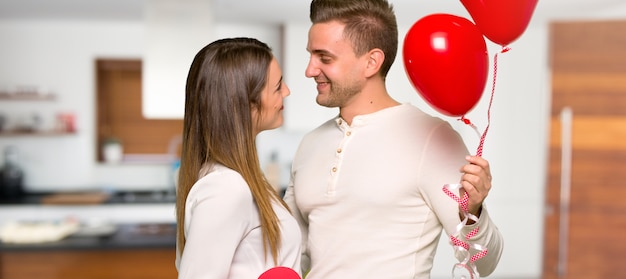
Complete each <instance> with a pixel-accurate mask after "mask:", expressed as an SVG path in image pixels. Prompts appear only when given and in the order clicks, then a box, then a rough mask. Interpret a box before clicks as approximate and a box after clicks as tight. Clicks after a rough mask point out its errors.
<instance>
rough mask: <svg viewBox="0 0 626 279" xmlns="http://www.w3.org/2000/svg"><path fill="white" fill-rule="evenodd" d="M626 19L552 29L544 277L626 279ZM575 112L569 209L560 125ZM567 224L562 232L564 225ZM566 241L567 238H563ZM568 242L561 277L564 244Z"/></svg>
mask: <svg viewBox="0 0 626 279" xmlns="http://www.w3.org/2000/svg"><path fill="white" fill-rule="evenodd" d="M623 30H626V21H603V22H599V21H595V22H560V23H553V24H551V26H550V46H551V49H550V59H551V60H550V65H551V66H552V110H551V119H550V139H549V162H548V177H547V187H548V188H547V189H546V208H547V212H546V217H545V223H544V224H545V238H544V241H545V243H544V247H545V250H544V261H543V262H544V274H543V278H546V279H552V278H568V279H578V278H581V279H582V278H626V269H624V268H622V265H623V263H622V259H624V258H625V257H626V252H624V251H626V243H625V242H623V241H622V238H623V232H624V231H626V217H625V216H626V203H624V202H622V200H623V197H624V196H626V33H624V32H623ZM564 107H570V108H572V111H573V119H572V127H571V130H572V140H571V143H572V150H571V151H572V158H571V159H572V162H571V177H570V180H571V185H570V192H569V203H561V171H562V170H561V155H562V153H561V144H562V142H561V130H562V127H561V123H560V119H559V118H560V113H561V111H562V109H563V108H564ZM561 217H563V218H564V219H563V220H566V221H567V223H568V226H567V229H566V231H565V232H566V233H565V234H560V233H561V232H562V231H560V220H561ZM562 237H567V238H566V239H565V238H562ZM560 240H567V243H566V251H567V254H566V255H565V257H564V258H561V259H565V262H564V263H565V267H566V269H565V270H561V271H564V273H562V274H559V273H558V271H559V269H558V267H559V241H560Z"/></svg>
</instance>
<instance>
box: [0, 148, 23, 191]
mask: <svg viewBox="0 0 626 279" xmlns="http://www.w3.org/2000/svg"><path fill="white" fill-rule="evenodd" d="M23 182H24V172H23V171H22V169H21V168H20V166H19V163H18V150H17V147H15V146H7V147H6V148H5V149H4V166H3V167H2V169H1V170H0V200H4V201H12V200H18V199H20V198H22V196H23V195H24V188H23Z"/></svg>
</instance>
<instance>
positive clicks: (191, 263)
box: [178, 172, 254, 279]
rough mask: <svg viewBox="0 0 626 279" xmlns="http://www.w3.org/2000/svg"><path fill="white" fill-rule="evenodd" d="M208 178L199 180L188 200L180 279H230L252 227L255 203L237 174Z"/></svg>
mask: <svg viewBox="0 0 626 279" xmlns="http://www.w3.org/2000/svg"><path fill="white" fill-rule="evenodd" d="M209 176H213V177H210V178H209V177H204V178H202V179H201V180H199V181H198V182H197V183H196V184H195V185H194V186H193V188H192V190H191V192H190V194H189V197H188V198H187V205H186V206H187V208H186V215H187V216H186V218H185V219H186V221H185V226H186V228H185V235H186V244H185V249H184V251H183V255H182V260H181V267H180V271H179V277H178V278H180V279H182V278H207V279H210V278H215V279H218V278H219V279H221V278H228V274H229V271H230V266H231V263H232V261H233V257H234V254H235V250H236V249H237V247H238V246H239V243H240V242H241V239H242V238H243V236H244V235H245V234H246V232H247V231H248V226H249V224H250V222H249V220H250V219H251V214H252V212H253V208H252V207H253V205H254V203H253V200H252V196H251V193H250V191H249V188H248V186H247V184H246V183H245V181H244V180H243V178H241V176H239V175H238V174H237V173H234V172H233V173H232V174H231V173H220V174H219V175H216V176H217V177H215V175H214V174H211V175H209Z"/></svg>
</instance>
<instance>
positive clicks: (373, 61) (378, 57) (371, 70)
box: [365, 48, 385, 78]
mask: <svg viewBox="0 0 626 279" xmlns="http://www.w3.org/2000/svg"><path fill="white" fill-rule="evenodd" d="M366 56H367V67H366V68H365V76H366V77H368V78H369V77H372V76H374V75H376V74H378V72H379V71H380V66H381V65H382V64H383V61H385V53H384V52H383V51H382V50H381V49H379V48H375V49H372V50H370V51H369V52H368V53H367V54H366Z"/></svg>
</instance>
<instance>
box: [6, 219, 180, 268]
mask: <svg viewBox="0 0 626 279" xmlns="http://www.w3.org/2000/svg"><path fill="white" fill-rule="evenodd" d="M175 249H176V248H175V225H174V224H126V225H120V226H119V228H118V230H117V231H116V232H115V233H114V234H113V235H108V236H78V237H73V236H70V237H69V238H66V239H63V240H60V241H57V242H49V243H40V244H7V243H5V244H2V245H0V250H2V253H1V254H0V278H3V279H21V278H28V279H61V278H62V279H82V278H90V279H112V278H115V279H124V278H129V279H130V278H132V279H142V278H145V279H159V278H176V277H177V274H178V273H177V271H176V267H175V265H174V262H175V259H176V250H175Z"/></svg>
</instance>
